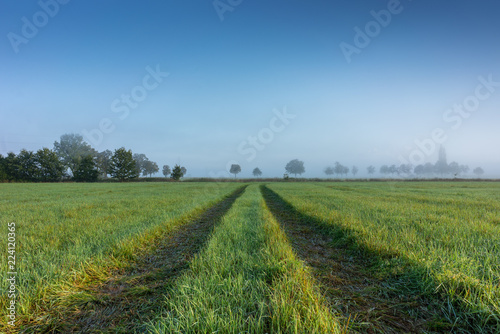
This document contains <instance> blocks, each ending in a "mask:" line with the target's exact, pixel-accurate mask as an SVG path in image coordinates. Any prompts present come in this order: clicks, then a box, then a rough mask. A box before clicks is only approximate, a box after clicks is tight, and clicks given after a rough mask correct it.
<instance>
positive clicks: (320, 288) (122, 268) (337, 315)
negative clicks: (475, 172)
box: [0, 182, 500, 333]
mask: <svg viewBox="0 0 500 334" xmlns="http://www.w3.org/2000/svg"><path fill="white" fill-rule="evenodd" d="M499 190H500V183H495V182H397V183H394V182H391V183H383V182H335V183H334V182H315V183H313V182H300V183H267V184H263V183H258V182H256V183H250V184H242V183H229V182H225V183H194V182H193V183H147V184H146V183H130V184H0V199H1V201H0V212H1V224H2V226H3V227H2V228H3V230H4V233H3V234H4V236H5V241H4V243H5V245H6V244H7V237H6V236H7V232H8V231H7V224H8V223H10V222H15V223H16V260H17V261H16V269H17V272H18V275H17V281H16V288H17V295H18V297H17V304H16V306H17V320H16V324H17V325H16V327H11V326H9V325H7V323H6V317H5V316H2V320H1V324H2V326H3V328H2V331H5V332H18V331H24V332H40V331H51V330H52V331H59V332H78V331H80V332H92V331H95V332H98V331H103V332H123V333H131V332H150V333H200V332H207V333H212V332H217V331H218V332H221V333H239V332H248V333H266V332H276V333H305V332H307V333H342V332H360V333H365V332H368V333H391V332H393V333H398V332H422V333H424V332H450V331H452V332H457V333H468V332H479V333H480V332H484V333H495V332H500V191H499ZM6 251H7V249H6V247H5V246H4V247H2V253H1V254H2V256H1V259H0V270H2V272H4V273H6V272H8V268H7V252H6ZM1 287H2V291H6V290H7V282H6V281H5V280H2V282H1ZM9 301H10V300H9V299H8V298H7V295H6V294H2V297H1V300H0V307H1V308H2V310H6V307H7V305H8V303H9Z"/></svg>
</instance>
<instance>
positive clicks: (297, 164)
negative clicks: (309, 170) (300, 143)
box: [285, 159, 306, 177]
mask: <svg viewBox="0 0 500 334" xmlns="http://www.w3.org/2000/svg"><path fill="white" fill-rule="evenodd" d="M285 170H286V171H287V172H288V173H290V174H294V175H295V177H297V174H299V175H302V173H304V172H305V171H306V169H305V168H304V162H303V161H300V160H298V159H294V160H291V161H290V162H288V163H287V164H286V166H285Z"/></svg>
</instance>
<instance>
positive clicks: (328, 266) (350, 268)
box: [261, 186, 449, 333]
mask: <svg viewBox="0 0 500 334" xmlns="http://www.w3.org/2000/svg"><path fill="white" fill-rule="evenodd" d="M261 192H262V195H263V197H264V199H265V201H266V204H267V206H268V208H269V210H270V211H271V213H272V214H273V215H274V217H275V218H276V220H277V221H278V222H279V223H280V225H281V227H282V228H283V230H284V231H285V233H286V235H287V237H288V238H289V240H290V243H291V245H292V247H293V249H294V251H295V252H296V254H297V255H298V256H299V257H300V258H301V259H302V260H303V261H304V262H305V263H306V264H307V265H308V266H309V267H310V268H311V269H312V274H313V276H314V277H315V278H316V279H317V280H318V282H319V283H320V288H321V289H322V293H323V294H324V295H325V296H326V297H327V299H328V300H329V302H330V307H331V308H332V309H333V310H334V311H336V312H337V313H340V314H343V316H344V317H345V319H349V322H350V325H349V326H350V330H352V331H355V332H356V331H359V332H361V333H422V332H425V333H429V332H434V331H438V332H442V331H445V332H447V331H448V329H449V327H447V325H446V324H444V323H441V322H440V321H439V318H438V317H436V316H433V314H432V313H433V310H432V307H429V306H427V305H426V304H427V303H426V301H425V300H424V299H423V298H422V296H419V295H416V296H412V295H410V294H408V291H406V293H405V291H404V289H405V284H407V283H408V282H406V281H405V280H407V279H405V278H397V277H391V278H387V277H385V278H377V275H376V273H375V272H374V270H373V267H374V265H375V263H376V262H377V259H376V258H375V256H374V255H371V254H368V253H367V252H364V251H363V250H362V249H359V250H360V251H358V252H354V251H353V250H352V249H348V247H346V244H345V242H341V243H335V242H334V241H335V239H336V238H344V239H345V238H346V237H347V239H348V240H349V239H351V240H350V242H354V241H353V240H352V237H351V236H349V235H346V234H345V231H344V232H342V231H340V230H339V231H334V234H333V233H331V232H332V230H334V229H335V227H334V226H333V225H332V226H329V227H327V226H325V225H324V223H322V222H320V221H317V220H316V219H315V218H312V217H309V216H306V215H304V214H301V213H300V212H298V211H297V210H296V209H295V208H294V207H293V206H291V205H290V204H289V203H287V202H286V201H285V200H283V198H281V197H280V196H279V195H278V194H276V193H275V192H274V191H272V190H270V189H269V188H267V187H266V186H261ZM328 228H329V230H328ZM343 233H344V234H343ZM427 302H428V301H427ZM440 325H444V328H436V326H437V327H440Z"/></svg>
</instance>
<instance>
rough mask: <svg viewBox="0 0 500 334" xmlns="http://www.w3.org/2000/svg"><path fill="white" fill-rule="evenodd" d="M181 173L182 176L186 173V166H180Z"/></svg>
mask: <svg viewBox="0 0 500 334" xmlns="http://www.w3.org/2000/svg"><path fill="white" fill-rule="evenodd" d="M181 173H182V176H183V177H184V175H186V173H187V169H186V167H181Z"/></svg>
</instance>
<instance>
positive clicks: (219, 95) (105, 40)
mask: <svg viewBox="0 0 500 334" xmlns="http://www.w3.org/2000/svg"><path fill="white" fill-rule="evenodd" d="M499 14H500V4H499V3H498V1H493V0H490V1H474V2H473V1H453V2H447V3H445V2H443V1H441V2H436V1H430V0H422V1H417V0H413V1H410V0H404V1H394V0H391V1H368V0H366V1H348V0H341V1H326V0H324V1H323V0H322V1H308V2H306V1H298V0H292V1H290V0H289V1H284V0H281V1H236V0H232V1H226V0H221V1H215V2H214V1H182V2H181V1H141V2H139V1H75V0H73V1H68V0H65V1H63V0H60V1H57V0H41V1H22V2H21V1H13V0H9V1H2V3H1V4H0V35H1V36H2V38H1V39H0V57H1V60H2V61H1V62H0V73H1V78H2V79H1V80H0V92H1V93H0V153H1V154H4V155H5V154H6V153H7V152H9V151H14V152H18V151H19V150H20V149H21V148H26V149H29V150H37V149H39V148H41V147H49V148H52V147H53V143H54V141H55V140H58V139H59V137H60V135H62V134H64V133H80V134H86V138H87V141H88V142H89V143H91V144H92V146H93V147H94V148H95V149H97V150H99V151H102V150H105V149H111V150H114V149H116V148H119V147H122V146H124V147H126V148H128V149H132V151H133V152H134V153H145V154H146V155H147V156H148V157H149V158H150V159H151V160H153V161H155V162H157V163H158V165H160V166H161V165H163V164H169V165H173V164H175V163H180V164H182V165H184V166H186V167H187V169H188V174H189V175H191V176H215V175H218V176H219V175H224V174H227V172H225V170H226V166H227V165H229V164H231V163H234V162H238V163H239V164H241V166H242V173H241V174H240V176H250V175H251V171H252V169H253V168H254V167H257V166H258V167H260V169H261V170H262V171H263V172H264V175H263V176H269V177H272V176H281V175H282V174H283V172H284V166H285V164H286V163H287V162H288V161H289V160H291V159H294V158H298V159H301V160H303V161H304V162H305V167H306V174H304V176H307V177H315V176H321V175H322V170H323V168H324V167H325V166H327V165H331V164H333V163H334V162H335V161H339V162H341V163H343V164H345V165H348V166H352V165H357V166H358V167H359V168H360V170H361V171H362V172H364V171H365V169H366V166H368V165H370V164H373V165H375V166H377V167H379V166H380V165H382V164H393V163H394V164H399V163H401V162H404V161H410V162H413V163H417V162H420V161H424V162H425V161H431V162H433V161H435V160H436V155H437V154H436V152H437V150H435V149H433V147H437V146H438V145H440V144H443V145H444V146H445V148H446V149H447V152H448V159H449V160H450V161H451V160H455V161H458V162H459V163H463V164H469V165H470V166H471V167H476V166H483V168H484V169H485V170H486V172H487V174H488V175H493V176H500V168H499V166H500V149H499V145H498V143H500V131H498V126H499V125H500V113H499V109H500V108H499V107H500V83H499V82H500V43H498V33H499V32H500V20H498V17H499ZM360 31H361V33H359V32H360ZM346 48H347V49H346ZM346 50H349V51H348V52H347V53H346ZM353 50H355V52H353ZM346 54H347V56H346ZM155 72H156V74H154V73H155ZM151 73H153V74H151ZM166 73H168V75H167V74H166ZM477 94H479V95H477ZM127 101H128V102H127ZM464 104H465V105H466V106H467V108H468V109H467V108H466V110H464V109H463V108H462V109H461V110H462V114H460V113H459V112H458V110H460V105H464ZM457 105H458V107H457V108H455V106H457ZM454 108H455V109H454ZM467 110H470V111H467ZM277 114H279V115H281V118H280V117H278V116H276V115H277ZM283 115H288V116H285V118H284V119H283V117H284V116H283ZM436 129H437V130H438V133H439V134H440V135H439V136H437V137H436V136H435V137H436V138H433V136H432V132H434V131H435V130H436ZM439 129H441V130H439ZM249 137H250V138H249ZM251 138H254V139H253V143H254V144H252V139H251ZM443 138H444V139H445V140H443ZM436 139H439V140H436ZM251 152H253V153H251Z"/></svg>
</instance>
